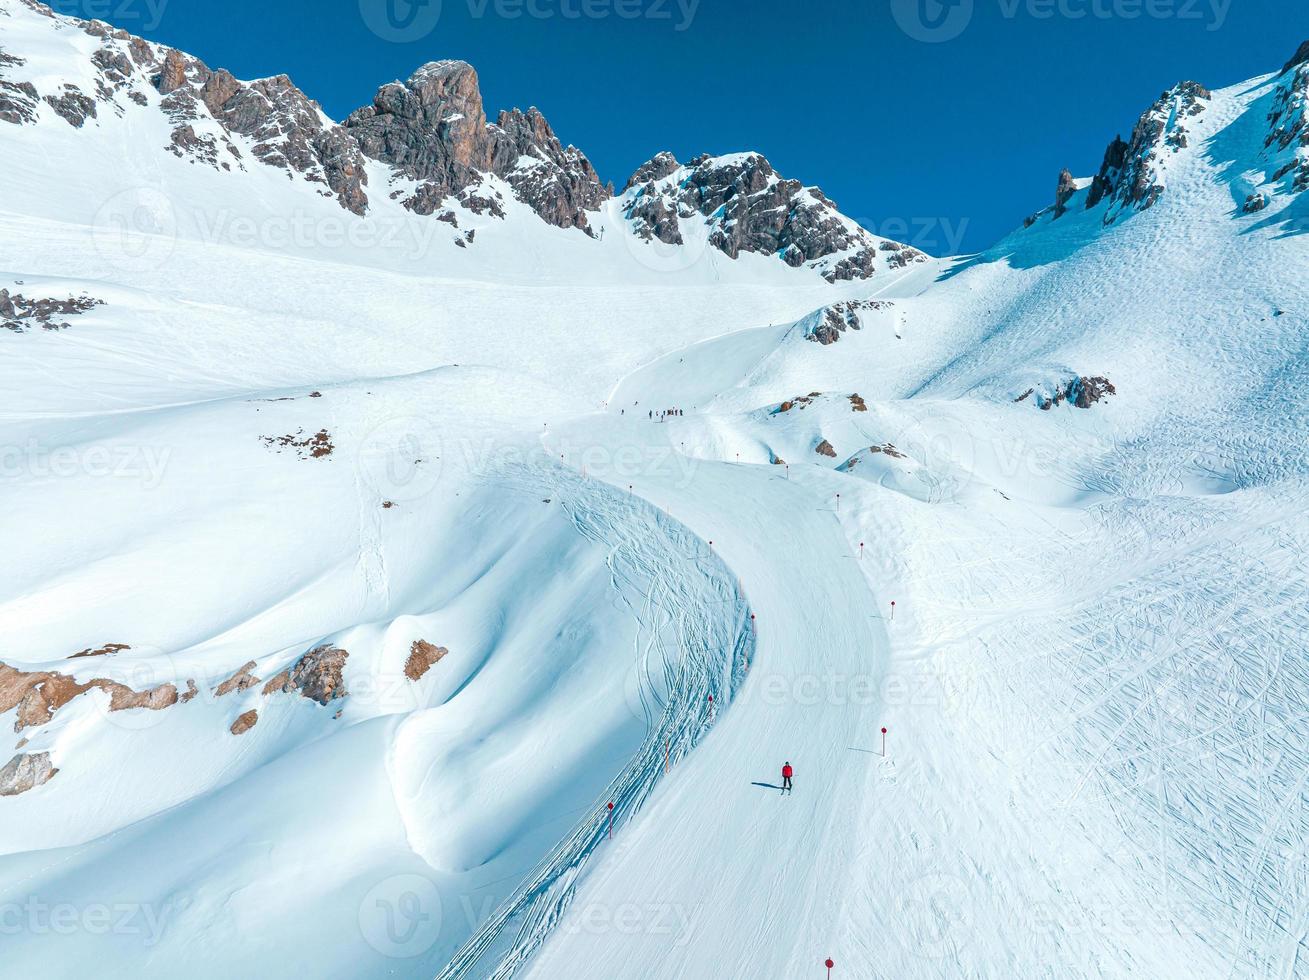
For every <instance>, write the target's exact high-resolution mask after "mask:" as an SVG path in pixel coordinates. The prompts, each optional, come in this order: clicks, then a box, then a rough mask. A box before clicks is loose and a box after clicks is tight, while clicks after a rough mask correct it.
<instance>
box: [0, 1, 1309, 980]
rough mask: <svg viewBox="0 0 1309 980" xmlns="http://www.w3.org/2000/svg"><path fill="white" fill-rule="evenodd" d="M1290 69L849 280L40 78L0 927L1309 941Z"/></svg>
mask: <svg viewBox="0 0 1309 980" xmlns="http://www.w3.org/2000/svg"><path fill="white" fill-rule="evenodd" d="M1294 40H1295V39H1288V48H1289V47H1291V46H1293V43H1294ZM95 50H96V43H95V39H94V38H92V37H90V36H89V35H87V34H85V33H84V32H82V31H81V30H79V29H78V28H77V27H76V26H74V25H73V22H71V21H68V20H66V19H63V18H58V19H53V20H52V19H50V18H48V17H46V16H44V15H43V14H42V13H41V12H40V11H39V10H38V9H37V7H35V6H33V5H31V4H28V3H26V2H25V0H0V51H2V52H4V53H5V54H8V55H11V56H18V57H20V58H21V59H23V60H24V63H23V64H21V65H7V66H6V63H5V62H4V60H3V58H0V69H3V71H2V72H0V75H2V77H3V79H4V80H6V81H8V82H10V83H13V84H18V83H20V82H26V81H29V80H30V81H31V83H32V84H33V85H35V86H36V88H37V89H38V90H39V91H40V92H46V91H49V90H54V89H55V88H56V87H57V86H59V85H62V84H64V83H66V82H70V81H71V82H73V83H75V84H78V85H79V86H81V88H82V90H84V91H94V89H95V77H94V75H92V74H89V73H87V71H86V70H85V64H84V63H83V62H84V59H86V58H88V57H90V56H91V54H92V53H93V52H94V51H95ZM1301 89H1305V91H1309V66H1305V65H1301V66H1299V67H1298V68H1297V67H1295V66H1292V67H1291V68H1290V69H1288V70H1287V71H1285V72H1283V73H1281V74H1278V75H1269V76H1265V77H1262V78H1258V79H1254V80H1251V81H1248V82H1244V83H1242V84H1239V85H1235V86H1232V87H1230V88H1226V89H1221V90H1216V91H1214V92H1212V93H1207V97H1205V98H1202V99H1200V100H1199V101H1198V106H1199V108H1197V109H1195V110H1192V109H1190V108H1185V107H1186V106H1189V105H1190V104H1191V103H1189V102H1186V101H1185V100H1184V95H1185V93H1182V94H1178V93H1174V95H1173V96H1172V98H1173V99H1174V100H1175V101H1174V103H1169V104H1171V105H1173V106H1174V110H1175V111H1173V110H1168V109H1167V105H1166V106H1165V110H1161V111H1162V116H1161V118H1164V119H1165V120H1166V121H1165V123H1164V129H1163V130H1162V132H1163V133H1164V135H1162V136H1161V137H1160V142H1159V143H1158V147H1159V149H1158V152H1157V153H1156V154H1155V155H1154V156H1148V157H1147V158H1146V162H1145V163H1144V164H1143V165H1142V166H1143V167H1144V168H1145V170H1144V171H1143V172H1147V173H1148V174H1149V176H1150V179H1151V180H1154V181H1155V182H1156V184H1157V186H1158V187H1160V188H1162V189H1161V191H1160V192H1159V194H1158V196H1157V200H1156V201H1155V202H1154V203H1153V204H1152V205H1151V206H1147V207H1139V206H1136V205H1135V204H1132V203H1130V202H1129V203H1124V201H1123V200H1121V199H1115V200H1105V201H1101V202H1097V203H1096V204H1095V205H1094V206H1092V207H1088V200H1089V199H1090V195H1092V194H1093V193H1095V191H1096V188H1095V186H1094V185H1093V184H1092V182H1091V181H1090V180H1088V179H1084V178H1078V179H1077V180H1076V181H1075V183H1074V186H1073V187H1072V189H1071V195H1072V196H1071V197H1070V199H1069V200H1068V201H1067V202H1065V203H1066V213H1063V214H1061V215H1056V214H1055V209H1048V210H1046V211H1043V212H1040V213H1039V214H1037V215H1035V216H1034V218H1033V219H1032V221H1031V222H1030V224H1029V226H1027V227H1024V228H1021V229H1019V230H1016V231H1015V232H1014V233H1013V234H1011V235H1010V236H1009V237H1007V238H1006V239H1004V240H1003V241H1001V242H999V243H997V244H996V245H995V246H994V247H993V248H992V249H990V250H988V251H987V252H985V253H983V254H981V255H977V256H971V257H963V258H946V259H933V260H930V261H927V262H921V263H917V264H912V265H908V266H905V267H901V268H895V267H890V266H884V267H881V268H880V269H879V271H877V272H875V273H874V274H873V275H872V276H871V277H870V278H867V279H854V280H849V281H841V282H837V283H829V282H827V281H825V280H824V279H823V278H822V276H821V275H820V274H819V270H818V268H817V267H807V266H800V267H792V266H790V265H788V264H786V263H785V262H783V261H780V260H779V259H778V257H775V256H771V255H765V254H758V253H749V252H742V253H741V254H740V256H739V257H738V258H736V259H730V258H728V257H727V256H726V255H724V254H723V253H722V252H721V251H719V250H717V249H715V248H713V247H712V246H710V245H709V244H708V241H707V235H706V234H705V233H703V230H702V229H701V230H699V231H697V230H695V229H694V228H693V226H694V224H695V221H694V220H692V219H686V218H683V219H682V220H683V227H684V228H685V229H686V231H685V235H684V242H683V244H682V245H665V244H663V243H662V242H659V241H654V242H651V241H645V240H643V239H642V238H641V237H640V236H639V235H638V234H636V233H635V232H634V231H633V229H632V227H631V223H630V222H629V221H628V219H627V218H626V217H625V210H624V199H623V198H622V197H621V196H618V197H613V198H611V199H610V200H608V201H607V202H605V203H604V204H603V205H602V206H601V207H600V208H599V209H598V210H596V211H593V212H589V213H588V214H589V227H590V228H591V229H592V230H593V232H594V234H593V235H588V234H586V233H584V232H583V231H581V230H579V229H578V228H569V229H563V228H557V227H552V226H550V225H549V224H547V223H546V222H544V221H542V220H541V219H540V218H539V217H538V215H537V214H536V213H535V212H533V211H532V210H531V209H530V208H528V207H527V206H526V205H525V204H523V203H522V202H520V201H518V200H517V199H516V198H515V196H514V191H513V189H512V188H511V187H510V186H509V185H508V184H507V183H504V182H501V183H500V184H498V185H497V184H496V181H497V180H499V178H495V177H494V176H493V175H489V176H488V177H487V182H486V185H485V186H486V187H490V188H492V189H493V190H494V189H495V188H496V187H498V188H499V192H500V193H501V194H502V195H503V201H504V210H505V212H506V214H505V216H504V217H503V218H496V217H494V216H492V215H490V214H477V213H474V212H472V211H468V210H467V209H462V210H460V211H459V216H458V230H455V228H454V227H452V225H450V224H449V223H447V222H445V221H442V220H438V219H436V218H434V217H433V216H431V215H421V214H418V213H414V212H412V211H410V210H407V209H406V208H405V207H402V206H401V205H400V204H398V203H396V202H395V201H394V200H392V199H390V198H389V197H388V196H387V194H386V193H385V192H378V191H379V189H385V188H390V187H393V186H395V187H398V186H400V185H399V183H397V182H396V181H397V179H396V178H395V176H394V175H393V174H390V173H388V172H387V171H386V170H385V169H384V167H383V166H382V165H381V164H380V163H377V162H376V161H372V162H370V163H369V167H370V168H371V169H370V181H369V187H370V189H371V192H370V193H371V197H372V200H373V202H374V205H375V206H374V207H373V208H372V209H371V210H370V211H369V213H368V214H367V215H366V216H364V217H359V216H357V215H354V214H352V213H350V212H349V211H347V210H344V209H342V208H341V207H340V206H338V204H337V203H336V202H335V201H333V200H332V199H331V197H330V195H328V196H324V195H323V194H322V193H321V192H320V191H316V190H315V189H314V188H312V187H311V186H309V183H308V182H307V181H305V180H301V179H299V178H296V179H294V180H290V181H288V180H287V179H286V175H285V174H284V173H282V172H280V171H278V170H276V169H275V168H271V167H262V166H261V165H257V164H254V163H251V164H250V165H249V166H248V167H247V168H246V169H243V170H241V171H240V172H233V173H226V172H219V171H218V170H215V169H213V168H206V167H204V166H200V165H197V164H196V163H194V162H192V161H190V160H187V159H182V158H179V157H177V156H175V155H173V154H171V153H167V152H164V151H163V147H164V146H165V145H166V144H167V143H168V141H169V138H170V137H169V127H168V125H167V123H166V122H165V120H164V117H163V116H162V115H161V114H160V112H159V110H158V107H157V106H156V105H154V104H148V105H137V104H135V103H127V104H126V105H125V106H124V107H123V112H122V113H121V115H116V114H115V113H113V112H110V111H108V109H107V108H106V107H103V106H102V109H101V111H100V114H99V116H98V117H97V118H96V119H94V120H88V121H87V122H86V124H85V125H84V126H82V127H74V126H72V125H70V124H69V123H68V122H66V121H65V120H64V119H62V118H60V117H59V116H58V115H56V114H55V113H54V112H53V110H52V108H51V105H50V104H49V103H45V102H42V103H41V104H40V105H39V106H38V108H37V109H36V110H35V112H36V115H37V118H36V119H35V120H34V121H33V122H31V123H29V124H25V125H11V124H9V123H7V122H4V121H0V290H5V291H6V292H5V293H3V294H0V314H2V315H3V319H2V320H0V324H2V325H4V326H8V329H3V328H0V392H3V395H4V397H3V401H2V402H0V465H2V466H3V479H2V480H0V513H3V514H4V515H5V517H4V522H3V528H4V535H3V539H4V546H5V547H4V554H5V556H6V560H5V561H4V562H0V712H2V713H0V723H3V725H5V726H6V727H5V731H6V732H8V731H10V730H11V729H12V731H13V735H12V738H13V745H12V751H11V752H10V753H9V754H4V753H0V766H3V765H4V763H5V762H6V760H8V759H9V758H10V756H12V757H13V759H14V760H15V761H14V762H12V763H10V765H9V766H7V767H5V768H4V769H0V822H2V825H3V827H4V833H3V834H2V835H0V936H2V937H3V950H4V952H3V957H4V967H3V969H2V970H0V972H3V973H4V974H5V975H6V976H8V975H14V976H18V975H38V974H39V975H54V976H88V975H94V976H98V977H106V978H109V977H124V978H126V977H132V978H140V977H161V978H162V977H174V976H177V975H178V974H182V973H184V974H185V975H187V976H189V977H194V978H197V980H198V978H209V977H213V978H225V977H230V976H236V975H242V974H245V975H254V976H268V977H281V976H306V977H324V978H327V977H339V978H362V977H379V978H380V977H395V976H401V977H414V978H423V977H426V978H434V977H439V978H441V980H456V978H484V977H496V978H504V977H509V976H515V977H521V978H532V980H577V978H590V977H595V978H602V977H603V978H613V977H642V978H700V977H704V978H709V977H714V978H723V977H730V978H740V980H747V978H749V980H756V978H796V977H810V976H812V977H815V978H819V977H822V976H823V974H824V972H825V971H824V967H823V961H824V960H825V959H826V958H827V957H831V958H832V959H833V960H835V962H836V968H835V970H834V971H833V976H837V977H858V978H865V977H888V978H897V980H910V978H914V980H919V978H921V980H927V978H955V977H977V978H990V977H996V978H1000V977H1069V976H1088V977H1089V976H1094V977H1203V978H1210V977H1213V978H1220V977H1226V978H1237V977H1241V978H1247V977H1248V978H1291V977H1297V976H1303V975H1306V973H1309V938H1307V936H1309V843H1307V842H1309V786H1307V781H1309V718H1307V717H1306V705H1307V704H1309V659H1307V658H1306V655H1305V637H1306V636H1307V635H1309V558H1307V557H1306V556H1309V516H1306V515H1307V514H1309V511H1307V510H1306V498H1307V497H1309V462H1307V461H1306V455H1305V447H1306V445H1307V444H1309V410H1307V409H1306V408H1305V406H1304V403H1303V400H1302V399H1301V398H1300V397H1299V396H1300V393H1301V392H1302V391H1303V390H1304V388H1305V382H1306V381H1309V360H1307V352H1306V340H1305V338H1306V336H1307V335H1309V334H1307V331H1309V249H1307V248H1306V240H1305V239H1304V237H1303V236H1304V231H1305V224H1304V208H1305V202H1306V201H1309V197H1305V196H1304V193H1303V188H1298V186H1297V185H1296V184H1295V183H1294V181H1295V179H1296V178H1295V172H1294V171H1293V170H1287V169H1286V167H1287V166H1288V163H1289V164H1293V165H1294V164H1297V163H1298V164H1302V163H1303V148H1302V147H1298V146H1295V145H1294V144H1293V142H1288V143H1287V146H1286V147H1282V146H1281V145H1280V143H1279V142H1278V141H1277V140H1276V139H1274V140H1272V141H1270V140H1269V132H1270V129H1269V127H1270V121H1269V120H1270V114H1271V115H1276V114H1277V112H1278V111H1279V109H1278V107H1279V106H1280V107H1285V106H1289V107H1290V108H1289V109H1287V110H1286V112H1290V113H1291V114H1292V115H1294V113H1296V112H1299V113H1301V114H1302V116H1303V113H1304V111H1305V110H1304V106H1305V104H1306V101H1305V99H1304V98H1301V97H1300V96H1301V95H1302V94H1303V93H1302V92H1301ZM9 91H10V90H8V89H5V90H0V96H4V94H5V93H6V92H9ZM150 99H156V101H157V97H156V96H155V95H154V94H151V95H150ZM124 102H125V103H126V100H124ZM147 102H149V99H147ZM0 108H2V104H0ZM1286 112H1283V114H1282V116H1281V117H1279V118H1281V119H1282V120H1283V121H1282V122H1280V123H1278V125H1288V124H1287V123H1286V122H1285V120H1286V118H1287V116H1286ZM1183 122H1184V127H1185V135H1186V139H1184V140H1183V139H1174V140H1173V142H1172V143H1171V144H1170V143H1168V142H1167V139H1168V135H1167V134H1169V133H1176V132H1177V130H1176V128H1169V127H1176V126H1178V125H1182V123H1183ZM1300 122H1301V125H1302V126H1303V125H1304V124H1305V123H1304V119H1303V118H1300ZM1301 131H1302V130H1297V132H1301ZM233 139H237V138H236V137H233ZM243 146H244V148H245V150H246V151H249V150H250V145H249V144H243ZM523 159H524V160H527V159H528V158H527V157H524V158H523ZM724 159H726V158H724ZM529 163H530V161H529ZM1130 165H1131V163H1130V160H1129V161H1128V162H1126V163H1124V166H1130ZM519 166H520V167H526V166H528V164H527V163H521V162H520V164H519ZM1089 169H1090V166H1089V165H1088V170H1089ZM678 173H683V171H678ZM674 182H675V181H674ZM488 193H489V191H488ZM670 193H671V192H670ZM1257 194H1263V195H1265V206H1264V207H1262V208H1258V209H1257V210H1249V209H1247V203H1248V201H1249V199H1250V198H1251V196H1252V195H1257ZM1138 203H1139V202H1138ZM452 207H455V208H459V207H460V206H459V205H457V204H453V205H452ZM1107 217H1112V218H1113V220H1112V221H1109V222H1106V218H1107ZM469 229H475V230H476V232H477V234H476V237H475V238H473V239H471V240H470V239H467V238H461V236H462V233H463V232H464V231H466V230H469ZM456 239H461V240H462V241H463V242H464V244H462V245H459V244H456ZM14 297H21V302H20V301H18V300H16V299H14ZM79 297H86V298H87V300H88V301H90V300H96V301H101V302H99V303H94V304H93V303H90V302H86V303H77V304H72V305H68V306H64V305H61V304H65V303H66V301H68V300H70V299H77V298H79ZM37 300H40V301H43V303H44V304H45V305H33V303H34V302H35V301H37ZM5 302H10V303H12V304H13V306H12V310H10V309H9V308H7V307H6V306H5ZM42 318H44V319H42ZM60 324H66V326H64V327H63V328H62V329H53V328H52V327H53V326H58V325H60ZM819 340H826V341H829V342H818V341H819ZM670 409H678V410H680V414H677V415H668V416H666V417H663V413H665V412H667V411H668V410H670ZM883 730H885V736H883ZM784 762H790V763H791V764H792V765H793V766H794V767H795V772H796V775H795V791H794V795H791V796H785V797H784V796H782V794H781V793H780V769H781V766H782V764H783V763H784ZM610 803H612V804H613V810H612V814H611V812H610V809H609V806H608V805H609V804H610Z"/></svg>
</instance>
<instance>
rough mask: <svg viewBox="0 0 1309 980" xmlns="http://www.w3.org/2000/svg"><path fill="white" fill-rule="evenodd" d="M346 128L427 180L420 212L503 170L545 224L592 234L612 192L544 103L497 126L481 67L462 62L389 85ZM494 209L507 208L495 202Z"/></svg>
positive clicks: (412, 203)
mask: <svg viewBox="0 0 1309 980" xmlns="http://www.w3.org/2000/svg"><path fill="white" fill-rule="evenodd" d="M344 128H345V130H346V132H348V134H349V135H350V137H351V138H352V140H353V141H354V142H355V143H356V144H357V145H358V146H359V148H360V149H361V150H362V151H363V153H364V154H365V155H367V156H369V157H372V158H373V159H375V160H380V161H382V162H384V163H389V164H391V165H392V166H394V167H396V168H397V169H398V170H399V171H400V172H401V173H403V174H404V175H405V176H407V177H410V178H412V179H414V180H416V181H418V182H419V183H420V186H419V188H418V190H417V191H416V192H415V193H414V195H413V196H412V197H410V198H408V199H406V200H405V201H404V202H403V203H404V205H405V207H407V208H409V209H410V210H412V211H414V212H416V213H418V214H433V213H435V212H436V211H437V210H439V209H440V206H441V203H442V202H443V201H444V200H445V199H446V198H448V197H452V196H457V195H459V194H460V192H462V191H464V190H465V189H467V188H470V187H476V186H477V185H479V184H481V183H482V175H483V174H486V173H494V174H497V175H498V176H500V177H503V178H504V179H505V180H506V181H508V182H509V184H510V185H511V186H512V187H513V188H514V190H515V192H516V193H517V194H518V196H519V197H520V198H521V199H522V200H523V201H524V202H525V203H526V204H527V205H528V206H529V207H531V208H532V209H533V210H534V211H536V213H537V214H539V215H540V216H541V217H542V219H544V220H545V221H547V222H549V223H550V224H553V225H556V226H558V227H561V228H581V229H583V230H584V231H588V232H589V231H590V229H589V224H588V222H587V218H586V212H587V211H588V210H595V209H596V208H598V207H599V205H600V204H601V203H603V202H604V201H605V200H606V199H607V198H608V197H609V196H610V194H611V191H610V190H609V189H608V188H606V187H604V186H602V185H601V183H600V179H599V177H598V176H597V175H596V173H595V169H594V168H593V167H592V166H591V163H590V161H589V160H587V159H586V157H585V156H584V155H583V154H582V153H581V151H579V150H577V149H576V148H574V147H571V146H569V147H564V146H563V145H562V144H561V143H560V142H559V140H558V139H557V138H556V136H555V134H554V132H553V130H551V129H550V126H549V123H547V122H546V120H545V117H544V116H542V115H541V113H540V112H538V111H537V110H536V109H529V110H528V111H527V112H521V111H519V110H517V109H514V110H511V111H509V112H504V113H501V115H500V118H499V120H498V123H497V124H496V125H494V126H488V125H487V122H486V110H485V108H484V107H483V104H482V94H481V91H480V89H479V87H478V79H477V72H476V71H475V70H474V69H473V67H472V66H471V65H469V64H467V63H465V62H462V61H438V62H432V63H430V64H426V65H423V66H422V67H421V68H419V69H418V70H417V71H416V72H414V73H413V75H411V76H410V77H409V79H408V80H407V81H405V82H403V83H402V82H392V83H390V84H389V85H383V86H382V87H381V88H380V89H378V91H377V94H376V95H375V96H374V97H373V104H372V105H371V106H365V107H364V108H362V109H357V110H356V111H354V112H352V113H351V114H350V115H349V116H348V117H347V118H346V120H345V123H344ZM523 161H526V162H523ZM483 200H487V201H489V199H485V198H484V199H483ZM488 209H489V210H491V213H493V214H497V216H503V214H504V211H503V209H502V208H501V207H500V206H499V205H498V204H496V203H494V202H492V203H491V204H490V207H489V208H488ZM497 212H498V213H497ZM479 213H480V212H479Z"/></svg>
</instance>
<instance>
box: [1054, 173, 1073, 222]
mask: <svg viewBox="0 0 1309 980" xmlns="http://www.w3.org/2000/svg"><path fill="white" fill-rule="evenodd" d="M1076 193H1077V181H1076V179H1075V178H1074V177H1073V173H1072V171H1071V170H1067V169H1065V170H1064V171H1063V172H1062V173H1060V174H1059V186H1058V187H1056V188H1055V192H1054V216H1055V217H1056V218H1062V217H1063V216H1064V215H1065V214H1067V213H1068V202H1069V201H1070V200H1072V198H1073V195H1074V194H1076Z"/></svg>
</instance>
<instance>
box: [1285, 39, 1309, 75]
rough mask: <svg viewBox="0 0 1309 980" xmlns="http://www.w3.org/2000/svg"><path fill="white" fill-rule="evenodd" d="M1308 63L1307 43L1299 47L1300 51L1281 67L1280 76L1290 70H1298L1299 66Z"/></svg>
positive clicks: (1308, 51) (1308, 47)
mask: <svg viewBox="0 0 1309 980" xmlns="http://www.w3.org/2000/svg"><path fill="white" fill-rule="evenodd" d="M1306 62H1309V41H1305V42H1304V43H1303V44H1301V45H1300V49H1299V50H1298V51H1296V53H1295V55H1294V56H1293V57H1292V58H1291V60H1290V61H1288V62H1287V63H1286V64H1285V65H1284V66H1283V67H1282V74H1283V75H1285V74H1286V73H1287V72H1288V71H1290V70H1291V69H1292V68H1299V67H1300V66H1301V65H1303V64H1305V63H1306Z"/></svg>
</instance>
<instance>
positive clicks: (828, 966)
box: [823, 956, 836, 980]
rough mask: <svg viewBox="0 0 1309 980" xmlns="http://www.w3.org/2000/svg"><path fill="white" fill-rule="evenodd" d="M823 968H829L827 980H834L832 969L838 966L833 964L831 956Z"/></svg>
mask: <svg viewBox="0 0 1309 980" xmlns="http://www.w3.org/2000/svg"><path fill="white" fill-rule="evenodd" d="M823 966H825V967H827V980H832V967H834V966H836V964H835V963H833V962H832V958H831V957H830V956H829V957H828V958H827V959H826V960H825V961H824V962H823Z"/></svg>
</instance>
